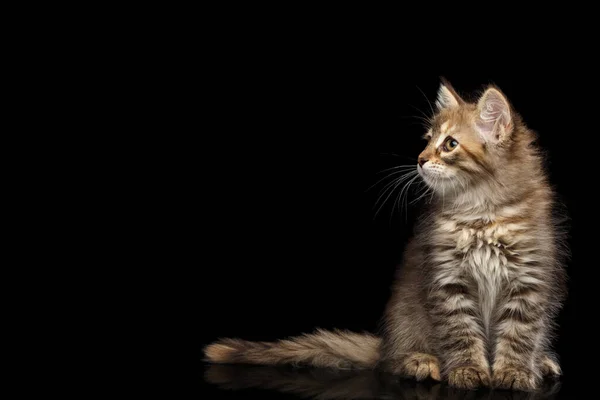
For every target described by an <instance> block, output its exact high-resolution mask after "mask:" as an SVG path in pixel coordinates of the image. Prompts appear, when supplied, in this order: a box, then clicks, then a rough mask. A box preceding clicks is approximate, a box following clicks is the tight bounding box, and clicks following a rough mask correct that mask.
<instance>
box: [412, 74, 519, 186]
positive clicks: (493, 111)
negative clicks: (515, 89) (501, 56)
mask: <svg viewBox="0 0 600 400" xmlns="http://www.w3.org/2000/svg"><path fill="white" fill-rule="evenodd" d="M436 108H437V111H436V113H435V115H434V116H433V117H432V120H431V128H430V129H429V131H428V132H427V133H426V134H425V139H426V140H427V145H426V147H425V149H424V150H423V151H422V152H421V154H420V155H419V158H418V165H417V170H418V172H419V174H420V175H421V177H422V178H423V180H424V181H425V183H427V185H429V186H430V187H431V188H433V189H434V190H436V191H438V190H439V191H440V192H441V191H442V190H444V191H446V193H448V192H449V191H451V190H464V188H466V187H469V186H470V184H472V183H477V182H478V181H482V180H485V179H491V178H492V177H493V176H494V174H495V172H496V170H497V169H498V168H499V167H500V165H501V164H502V160H503V159H506V157H507V152H510V151H511V150H510V148H511V141H512V139H513V138H512V136H513V132H514V130H515V122H516V115H515V114H514V112H513V111H512V109H511V106H510V104H509V102H508V100H507V99H506V97H505V96H504V94H503V93H502V92H501V91H500V90H499V89H498V88H496V87H492V86H490V87H488V88H487V89H486V90H485V91H484V92H483V94H482V95H481V96H480V97H479V99H478V100H477V101H476V102H473V103H470V102H466V101H465V100H463V99H462V98H461V97H460V96H459V95H458V94H457V93H456V91H455V90H454V89H453V88H452V86H451V85H450V84H449V83H448V82H447V81H445V80H442V83H441V85H440V88H439V90H438V93H437V100H436Z"/></svg>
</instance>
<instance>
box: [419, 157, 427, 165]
mask: <svg viewBox="0 0 600 400" xmlns="http://www.w3.org/2000/svg"><path fill="white" fill-rule="evenodd" d="M427 161H429V160H427V159H426V158H425V157H419V165H420V166H421V167H422V166H423V164H425V163H426V162H427Z"/></svg>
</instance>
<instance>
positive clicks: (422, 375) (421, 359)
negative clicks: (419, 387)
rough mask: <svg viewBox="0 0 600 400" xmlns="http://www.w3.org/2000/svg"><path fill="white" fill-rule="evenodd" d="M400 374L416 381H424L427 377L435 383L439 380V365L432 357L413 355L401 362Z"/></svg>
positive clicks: (421, 354)
mask: <svg viewBox="0 0 600 400" xmlns="http://www.w3.org/2000/svg"><path fill="white" fill-rule="evenodd" d="M402 372H403V374H404V375H408V376H410V377H412V378H415V379H416V380H417V381H422V380H425V379H427V378H429V377H431V378H432V379H435V380H436V381H439V380H441V377H440V363H439V361H438V359H437V358H436V357H434V356H432V355H429V354H425V353H413V354H411V355H409V356H408V357H406V358H405V359H404V360H403V361H402Z"/></svg>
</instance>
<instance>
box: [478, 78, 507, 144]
mask: <svg viewBox="0 0 600 400" xmlns="http://www.w3.org/2000/svg"><path fill="white" fill-rule="evenodd" d="M476 118H477V121H476V122H475V125H476V127H477V130H478V131H479V134H480V135H481V137H482V138H483V139H484V140H485V141H486V142H492V143H499V142H502V141H503V140H505V139H506V138H508V137H509V136H510V134H511V133H512V129H513V121H512V115H511V111H510V104H509V103H508V100H507V99H506V97H505V96H504V95H503V94H502V93H501V92H500V91H499V90H498V89H496V88H493V87H492V88H489V89H487V90H486V91H485V93H483V95H482V96H481V97H480V98H479V101H478V102H477V117H476Z"/></svg>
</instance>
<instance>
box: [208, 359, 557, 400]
mask: <svg viewBox="0 0 600 400" xmlns="http://www.w3.org/2000/svg"><path fill="white" fill-rule="evenodd" d="M205 379H206V381H207V382H209V383H212V384H215V385H217V386H219V387H220V388H222V389H229V390H242V389H248V388H260V389H269V390H276V391H279V392H284V393H290V394H295V395H297V396H299V397H302V398H307V399H318V400H338V399H347V400H362V399H385V400H401V399H407V400H409V399H410V400H437V399H440V400H441V399H456V400H459V399H465V400H467V399H468V400H480V399H485V400H534V399H536V400H537V399H553V398H555V396H556V395H557V393H558V390H559V388H560V384H559V383H558V382H548V383H547V384H546V385H545V386H544V387H543V388H542V389H540V390H539V391H538V392H536V393H524V392H511V391H491V390H479V391H463V390H458V389H453V388H450V387H448V386H447V385H445V384H441V383H438V382H433V381H427V382H415V381H413V380H406V379H399V378H398V377H395V376H390V375H386V374H382V373H379V372H375V371H336V370H329V369H294V368H291V367H263V366H250V365H219V364H214V365H210V366H209V367H208V369H207V370H206V373H205Z"/></svg>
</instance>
